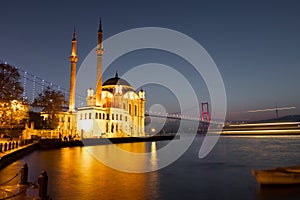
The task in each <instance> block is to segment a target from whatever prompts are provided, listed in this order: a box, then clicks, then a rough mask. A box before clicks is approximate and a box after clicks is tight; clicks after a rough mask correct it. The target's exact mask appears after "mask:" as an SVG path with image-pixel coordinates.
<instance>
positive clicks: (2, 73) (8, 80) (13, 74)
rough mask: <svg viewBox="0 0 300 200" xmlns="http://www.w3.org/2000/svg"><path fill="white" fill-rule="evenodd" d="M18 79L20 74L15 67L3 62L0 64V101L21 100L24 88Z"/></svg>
mask: <svg viewBox="0 0 300 200" xmlns="http://www.w3.org/2000/svg"><path fill="white" fill-rule="evenodd" d="M20 80H21V75H20V73H19V71H18V69H17V68H15V67H13V66H11V65H7V64H3V63H1V64H0V88H1V90H0V100H1V102H10V101H13V100H21V96H22V93H23V90H24V89H23V87H22V83H21V81H20Z"/></svg>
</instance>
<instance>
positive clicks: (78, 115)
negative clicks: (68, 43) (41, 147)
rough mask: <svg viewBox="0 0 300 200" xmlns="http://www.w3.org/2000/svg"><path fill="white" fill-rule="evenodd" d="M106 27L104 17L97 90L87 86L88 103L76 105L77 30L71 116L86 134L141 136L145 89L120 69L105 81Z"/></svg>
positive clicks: (71, 86) (71, 57) (72, 66)
mask: <svg viewBox="0 0 300 200" xmlns="http://www.w3.org/2000/svg"><path fill="white" fill-rule="evenodd" d="M102 38H103V31H102V24H101V20H100V24H99V30H98V44H97V48H96V55H97V70H96V72H95V74H96V85H95V90H94V89H93V88H89V89H88V90H87V97H86V105H85V106H83V107H79V108H78V109H75V91H76V64H77V61H78V57H77V49H76V48H77V40H76V32H75V30H74V34H73V39H72V52H71V55H70V57H69V58H70V62H71V73H70V97H69V110H68V112H67V113H68V116H71V118H73V120H72V121H75V124H74V125H75V126H76V127H72V129H73V130H74V129H75V130H76V133H77V134H78V135H80V136H81V137H83V138H97V137H141V136H144V135H145V131H144V117H145V116H144V113H145V102H146V98H145V92H144V91H143V90H139V91H136V90H135V89H134V88H133V87H132V86H131V85H130V84H129V83H128V82H127V81H126V80H124V79H122V78H120V77H119V76H118V73H116V75H115V77H112V78H110V79H108V80H106V81H105V82H104V83H102V57H103V54H104V48H103V45H102V42H103V40H102Z"/></svg>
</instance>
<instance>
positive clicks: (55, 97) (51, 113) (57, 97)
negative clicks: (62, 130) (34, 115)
mask: <svg viewBox="0 0 300 200" xmlns="http://www.w3.org/2000/svg"><path fill="white" fill-rule="evenodd" d="M66 103H67V102H66V101H65V98H64V94H63V93H62V92H61V91H56V90H53V89H52V88H51V87H50V86H48V87H47V88H46V90H44V92H43V93H40V94H39V95H38V97H37V98H35V99H34V102H33V104H32V106H33V107H36V108H42V112H41V113H42V114H43V116H45V120H46V124H47V127H45V128H49V129H56V128H57V126H58V117H57V114H58V113H59V112H61V111H63V107H64V105H66Z"/></svg>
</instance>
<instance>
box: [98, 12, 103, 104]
mask: <svg viewBox="0 0 300 200" xmlns="http://www.w3.org/2000/svg"><path fill="white" fill-rule="evenodd" d="M102 39H103V30H102V20H101V18H100V22H99V30H98V45H97V48H96V54H97V74H96V106H101V93H102V56H103V54H104V49H103V47H102V42H103V41H102Z"/></svg>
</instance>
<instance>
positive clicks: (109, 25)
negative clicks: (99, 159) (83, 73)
mask: <svg viewBox="0 0 300 200" xmlns="http://www.w3.org/2000/svg"><path fill="white" fill-rule="evenodd" d="M0 5H1V11H0V26H1V32H0V59H2V60H4V61H7V62H8V63H10V64H13V65H15V66H18V67H20V68H22V69H23V70H26V71H28V72H29V73H31V74H34V75H37V76H39V77H42V78H44V79H46V80H49V81H53V82H54V83H56V84H58V85H61V86H62V87H64V88H69V71H70V64H69V59H68V57H69V55H70V51H71V39H72V32H73V27H74V25H75V26H76V30H77V40H78V57H79V62H78V65H77V66H78V67H79V66H80V64H81V62H82V61H83V59H84V58H85V57H86V56H87V54H88V53H89V52H90V51H91V50H92V49H93V48H94V47H95V45H96V42H97V28H98V27H97V26H98V22H99V17H100V16H101V17H102V19H103V30H104V39H106V38H108V37H110V36H113V35H115V34H117V33H119V32H122V31H125V30H128V29H132V28H138V27H149V26H152V27H164V28H169V29H174V30H176V31H179V32H182V33H184V34H186V35H188V36H189V37H191V38H193V39H194V40H196V41H197V42H198V43H200V44H201V45H202V46H203V47H204V48H205V49H206V51H207V52H208V53H209V54H210V56H211V57H212V59H213V60H214V62H215V63H216V65H217V67H218V69H219V71H220V73H221V75H222V77H223V81H224V84H225V89H226V94H227V105H228V107H227V109H228V113H227V117H228V119H241V120H245V119H251V120H253V119H263V118H270V117H275V112H258V113H247V111H248V110H256V109H265V108H274V107H275V105H276V104H277V105H278V107H291V106H294V107H296V109H292V110H286V111H280V113H279V114H280V115H289V114H299V113H300V101H299V99H300V88H299V85H300V78H299V76H300V12H299V10H300V2H299V1H297V0H289V1H271V0H270V1H229V0H228V1H213V0H212V1H156V0H152V1H128V0H127V1H120V2H118V1H103V2H101V1H57V2H54V1H37V0H36V1H33V0H27V1H15V0H10V1H2V2H1V4H0ZM153 62H157V63H163V64H166V65H171V66H173V67H174V68H176V69H177V70H178V71H180V72H181V73H182V74H183V75H184V76H185V77H187V78H188V79H189V80H190V81H191V82H192V85H193V87H194V89H195V92H196V93H197V96H198V98H199V99H200V101H207V100H208V98H209V97H208V95H207V89H206V87H205V85H203V83H204V82H203V80H202V79H201V77H197V76H194V73H193V71H192V70H190V69H188V68H189V66H188V65H189V64H188V63H186V62H185V61H184V60H181V59H178V58H176V56H174V55H172V54H168V53H166V52H159V51H151V50H146V51H142V52H133V53H129V54H128V55H126V56H123V57H121V58H120V59H119V60H117V61H116V62H115V63H113V66H112V67H111V69H110V70H108V71H107V72H105V74H104V80H106V79H107V78H109V77H111V76H114V73H115V71H116V70H118V72H119V74H121V75H122V74H123V73H125V72H126V70H128V69H129V68H130V67H132V66H136V65H141V64H144V63H153ZM123 66H124V67H123ZM126 67H127V68H126ZM174 84H176V81H174ZM145 90H146V92H147V94H148V96H147V98H148V104H149V103H162V104H164V103H166V104H168V102H170V101H169V99H168V95H167V92H162V89H161V88H159V89H156V86H149V87H148V91H147V88H146V89H145ZM150 94H151V96H149V95H150ZM202 94H203V95H202ZM164 95H165V97H164V98H165V99H163V96H164ZM174 102H175V103H174V104H176V101H174ZM168 106H170V105H168ZM175 107H176V106H175ZM169 109H170V110H171V111H174V110H176V108H169ZM172 109H174V110H172ZM169 112H170V111H169Z"/></svg>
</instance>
